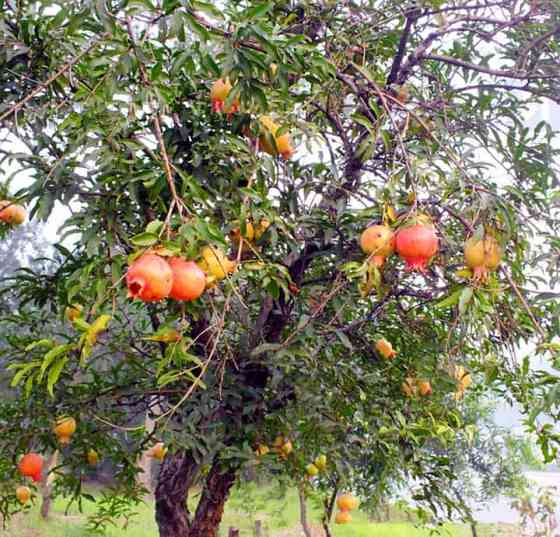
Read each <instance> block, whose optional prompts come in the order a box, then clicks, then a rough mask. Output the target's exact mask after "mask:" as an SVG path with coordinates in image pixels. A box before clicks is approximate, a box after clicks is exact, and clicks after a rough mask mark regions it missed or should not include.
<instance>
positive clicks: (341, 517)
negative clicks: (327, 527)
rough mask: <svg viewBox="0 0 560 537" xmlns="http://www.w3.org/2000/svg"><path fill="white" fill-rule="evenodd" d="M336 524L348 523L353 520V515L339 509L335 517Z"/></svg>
mask: <svg viewBox="0 0 560 537" xmlns="http://www.w3.org/2000/svg"><path fill="white" fill-rule="evenodd" d="M334 522H335V524H348V523H349V522H352V515H351V514H350V513H349V512H348V511H339V512H338V513H337V514H336V516H335V517H334Z"/></svg>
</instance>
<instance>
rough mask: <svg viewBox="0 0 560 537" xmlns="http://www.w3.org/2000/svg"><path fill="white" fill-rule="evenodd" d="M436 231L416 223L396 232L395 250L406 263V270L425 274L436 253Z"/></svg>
mask: <svg viewBox="0 0 560 537" xmlns="http://www.w3.org/2000/svg"><path fill="white" fill-rule="evenodd" d="M438 242H439V241H438V238H437V235H436V230H435V228H434V226H432V225H431V224H425V223H416V224H413V225H411V226H408V227H404V228H402V229H400V230H399V231H398V232H397V237H396V240H395V249H396V250H397V252H398V254H399V255H400V256H401V257H402V258H403V259H404V261H405V263H406V270H408V271H412V270H417V271H419V272H425V271H426V268H427V266H428V262H429V261H430V259H431V258H432V257H433V256H434V255H435V254H436V253H437V251H438Z"/></svg>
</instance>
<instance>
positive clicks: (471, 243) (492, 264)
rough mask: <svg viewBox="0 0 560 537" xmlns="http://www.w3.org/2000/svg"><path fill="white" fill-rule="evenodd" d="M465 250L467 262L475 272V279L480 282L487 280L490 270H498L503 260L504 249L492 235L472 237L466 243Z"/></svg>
mask: <svg viewBox="0 0 560 537" xmlns="http://www.w3.org/2000/svg"><path fill="white" fill-rule="evenodd" d="M464 252H465V263H466V264H467V266H468V267H469V268H471V269H472V270H473V272H474V274H473V279H474V280H476V281H480V282H486V281H487V280H488V272H490V271H493V270H496V268H498V265H499V264H500V261H501V260H502V249H501V248H500V245H499V244H498V241H497V240H496V239H495V238H494V237H493V236H492V235H487V236H486V237H484V239H475V238H474V237H471V238H470V239H469V240H468V241H467V242H466V243H465V249H464Z"/></svg>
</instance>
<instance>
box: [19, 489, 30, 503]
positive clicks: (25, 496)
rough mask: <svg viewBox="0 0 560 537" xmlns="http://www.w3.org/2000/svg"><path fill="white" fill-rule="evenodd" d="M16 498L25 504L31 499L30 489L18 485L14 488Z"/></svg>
mask: <svg viewBox="0 0 560 537" xmlns="http://www.w3.org/2000/svg"><path fill="white" fill-rule="evenodd" d="M16 498H17V500H18V502H19V503H21V504H22V505H25V504H26V503H27V502H28V501H29V500H30V499H31V490H30V489H29V487H24V486H21V487H18V488H17V489H16Z"/></svg>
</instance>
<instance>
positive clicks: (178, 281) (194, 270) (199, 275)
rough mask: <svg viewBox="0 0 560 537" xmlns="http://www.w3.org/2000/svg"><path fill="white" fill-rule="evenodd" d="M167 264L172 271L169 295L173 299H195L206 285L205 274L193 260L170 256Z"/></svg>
mask: <svg viewBox="0 0 560 537" xmlns="http://www.w3.org/2000/svg"><path fill="white" fill-rule="evenodd" d="M169 266H170V267H171V270H172V272H173V286H172V287H171V292H170V293H169V296H170V297H171V298H174V299H175V300H196V299H197V298H198V297H199V296H200V295H201V294H202V293H203V292H204V289H205V287H206V274H205V273H204V271H203V270H202V269H201V268H200V267H199V266H198V265H197V264H196V263H195V262H194V261H186V260H184V259H183V258H181V257H172V258H171V259H170V260H169Z"/></svg>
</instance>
